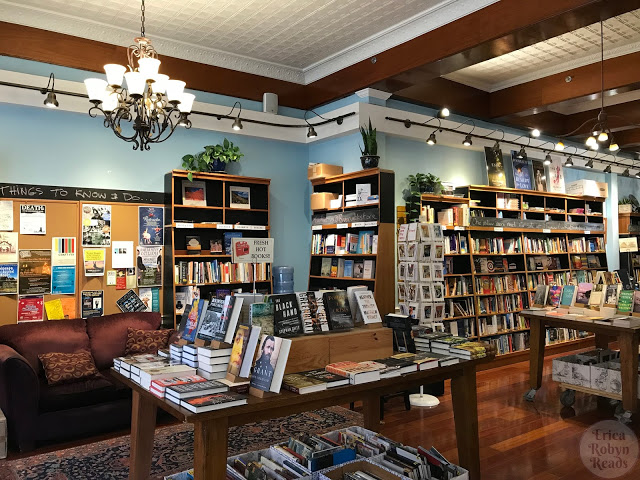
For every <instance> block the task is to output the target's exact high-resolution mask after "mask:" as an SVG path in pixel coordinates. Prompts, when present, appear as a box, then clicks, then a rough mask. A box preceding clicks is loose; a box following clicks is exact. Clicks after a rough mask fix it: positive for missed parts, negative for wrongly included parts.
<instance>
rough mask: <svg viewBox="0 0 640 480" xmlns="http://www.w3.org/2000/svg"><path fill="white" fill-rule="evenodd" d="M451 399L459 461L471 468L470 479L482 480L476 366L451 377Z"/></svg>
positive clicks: (462, 465)
mask: <svg viewBox="0 0 640 480" xmlns="http://www.w3.org/2000/svg"><path fill="white" fill-rule="evenodd" d="M451 400H452V402H453V418H454V420H455V424H456V441H457V444H458V462H459V464H460V466H461V467H463V468H466V469H467V470H469V478H470V480H480V440H479V437H478V399H477V393H476V369H475V367H474V366H472V367H465V368H463V370H462V375H459V376H457V377H453V378H452V379H451Z"/></svg>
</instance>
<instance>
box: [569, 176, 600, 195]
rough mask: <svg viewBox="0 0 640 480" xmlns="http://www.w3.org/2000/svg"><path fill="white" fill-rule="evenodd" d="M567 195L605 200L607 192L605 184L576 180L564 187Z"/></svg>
mask: <svg viewBox="0 0 640 480" xmlns="http://www.w3.org/2000/svg"><path fill="white" fill-rule="evenodd" d="M565 188H566V190H567V194H568V195H586V196H588V197H603V198H607V196H608V194H609V190H608V187H607V182H596V181H595V180H576V181H575V182H567V184H566V185H565Z"/></svg>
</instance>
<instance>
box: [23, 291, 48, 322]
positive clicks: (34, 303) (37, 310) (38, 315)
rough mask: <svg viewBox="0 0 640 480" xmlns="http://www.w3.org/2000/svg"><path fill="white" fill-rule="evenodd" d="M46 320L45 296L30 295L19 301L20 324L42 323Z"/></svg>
mask: <svg viewBox="0 0 640 480" xmlns="http://www.w3.org/2000/svg"><path fill="white" fill-rule="evenodd" d="M43 319H44V296H42V295H30V296H26V297H20V298H19V299H18V323H22V322H41V321H42V320H43Z"/></svg>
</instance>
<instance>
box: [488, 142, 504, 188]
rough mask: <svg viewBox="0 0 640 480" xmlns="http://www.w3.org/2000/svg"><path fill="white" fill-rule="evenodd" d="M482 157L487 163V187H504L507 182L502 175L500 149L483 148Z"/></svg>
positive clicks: (502, 167)
mask: <svg viewBox="0 0 640 480" xmlns="http://www.w3.org/2000/svg"><path fill="white" fill-rule="evenodd" d="M484 157H485V160H486V162H487V176H488V178H489V186H491V187H506V186H507V182H506V178H505V174H504V164H503V162H502V151H501V150H500V149H493V148H491V147H484Z"/></svg>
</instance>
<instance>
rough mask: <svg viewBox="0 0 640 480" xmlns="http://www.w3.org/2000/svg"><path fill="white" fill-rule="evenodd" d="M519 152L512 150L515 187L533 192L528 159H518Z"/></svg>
mask: <svg viewBox="0 0 640 480" xmlns="http://www.w3.org/2000/svg"><path fill="white" fill-rule="evenodd" d="M517 155H518V152H516V151H515V150H511V165H512V166H513V186H514V187H515V188H519V189H522V190H531V172H530V170H529V161H528V160H527V159H526V158H517Z"/></svg>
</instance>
